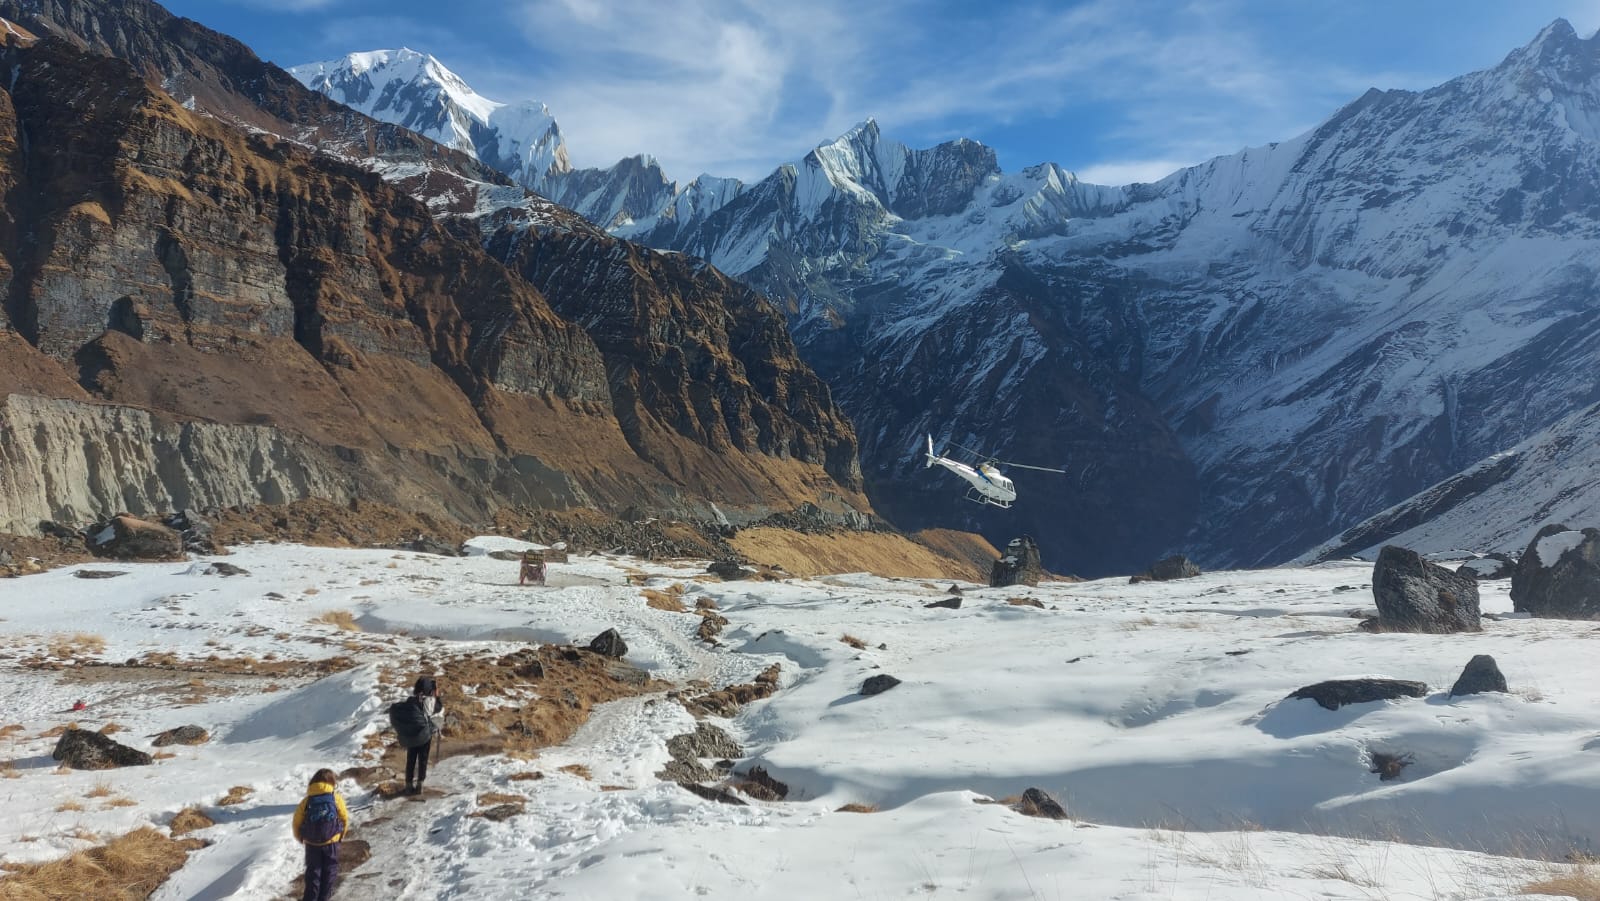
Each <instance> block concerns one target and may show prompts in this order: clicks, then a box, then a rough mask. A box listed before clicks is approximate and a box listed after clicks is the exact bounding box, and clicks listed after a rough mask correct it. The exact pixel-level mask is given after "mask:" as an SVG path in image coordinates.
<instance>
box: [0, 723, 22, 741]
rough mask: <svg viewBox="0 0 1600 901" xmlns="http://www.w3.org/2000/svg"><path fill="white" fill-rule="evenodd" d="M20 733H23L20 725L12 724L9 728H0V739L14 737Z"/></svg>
mask: <svg viewBox="0 0 1600 901" xmlns="http://www.w3.org/2000/svg"><path fill="white" fill-rule="evenodd" d="M21 731H23V730H22V724H21V723H12V724H11V725H9V726H0V738H5V737H6V736H8V735H16V734H17V733H18V732H21Z"/></svg>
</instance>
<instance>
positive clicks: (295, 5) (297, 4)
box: [221, 0, 339, 13]
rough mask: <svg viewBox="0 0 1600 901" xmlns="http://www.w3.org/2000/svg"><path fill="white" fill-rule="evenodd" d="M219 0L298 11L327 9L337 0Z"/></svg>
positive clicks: (260, 7) (282, 10)
mask: <svg viewBox="0 0 1600 901" xmlns="http://www.w3.org/2000/svg"><path fill="white" fill-rule="evenodd" d="M221 2H223V3H231V4H233V5H234V6H253V7H256V8H258V9H270V10H276V11H279V12H294V13H300V12H311V11H312V10H318V9H327V8H329V7H331V6H333V5H334V4H336V3H338V2H339V0H221Z"/></svg>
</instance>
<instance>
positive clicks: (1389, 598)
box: [1362, 544, 1483, 634]
mask: <svg viewBox="0 0 1600 901" xmlns="http://www.w3.org/2000/svg"><path fill="white" fill-rule="evenodd" d="M1372 597H1373V599H1374V600H1376V601H1377V603H1378V615H1377V617H1376V618H1375V619H1372V620H1368V621H1366V622H1364V623H1362V627H1363V628H1366V629H1369V630H1371V631H1375V632H1427V633H1434V634H1443V633H1449V632H1477V631H1479V630H1480V629H1482V628H1483V627H1482V626H1481V625H1480V618H1479V614H1478V583H1477V581H1475V580H1473V579H1469V578H1467V577H1466V576H1458V575H1456V574H1455V573H1453V572H1451V571H1450V570H1448V569H1445V568H1444V567H1442V566H1438V565H1436V564H1433V563H1429V562H1428V561H1426V560H1424V559H1422V555H1421V554H1418V553H1417V552H1416V551H1413V550H1408V549H1406V548H1403V547H1397V546H1395V545H1392V544H1391V545H1386V546H1385V547H1384V548H1383V550H1381V551H1379V552H1378V562H1377V565H1375V566H1374V567H1373V570H1372Z"/></svg>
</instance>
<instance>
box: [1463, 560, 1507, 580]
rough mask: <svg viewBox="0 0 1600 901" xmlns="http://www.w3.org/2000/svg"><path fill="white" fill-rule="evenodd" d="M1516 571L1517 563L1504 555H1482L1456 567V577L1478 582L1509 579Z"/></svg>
mask: <svg viewBox="0 0 1600 901" xmlns="http://www.w3.org/2000/svg"><path fill="white" fill-rule="evenodd" d="M1516 571H1517V561H1515V560H1513V559H1511V558H1510V557H1507V556H1506V555H1505V554H1484V555H1483V556H1482V557H1478V558H1476V559H1473V560H1468V561H1467V562H1465V563H1463V564H1461V565H1460V566H1458V567H1456V575H1458V576H1466V577H1467V578H1469V579H1474V580H1476V581H1479V582H1487V581H1491V580H1494V579H1509V578H1511V574H1512V573H1514V572H1516Z"/></svg>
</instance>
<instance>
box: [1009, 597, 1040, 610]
mask: <svg viewBox="0 0 1600 901" xmlns="http://www.w3.org/2000/svg"><path fill="white" fill-rule="evenodd" d="M1006 603H1007V604H1010V605H1011V606H1013V607H1037V608H1039V609H1040V610H1043V609H1044V601H1041V600H1039V599H1038V598H1006Z"/></svg>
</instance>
